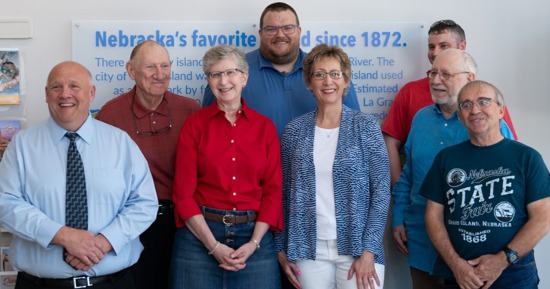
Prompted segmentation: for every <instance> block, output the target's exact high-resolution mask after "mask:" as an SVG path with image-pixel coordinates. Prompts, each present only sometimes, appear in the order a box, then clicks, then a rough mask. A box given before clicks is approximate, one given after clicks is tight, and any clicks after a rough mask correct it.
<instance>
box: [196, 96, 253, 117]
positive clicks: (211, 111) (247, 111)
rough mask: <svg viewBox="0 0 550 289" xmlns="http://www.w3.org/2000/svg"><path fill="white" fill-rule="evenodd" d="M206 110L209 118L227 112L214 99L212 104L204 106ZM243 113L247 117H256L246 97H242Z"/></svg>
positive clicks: (223, 114)
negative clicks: (245, 99)
mask: <svg viewBox="0 0 550 289" xmlns="http://www.w3.org/2000/svg"><path fill="white" fill-rule="evenodd" d="M203 109H204V110H205V113H206V115H207V117H208V118H212V117H215V116H217V115H221V116H224V117H225V112H224V111H223V110H221V109H220V108H219V107H218V103H217V101H214V102H213V103H212V104H210V105H209V106H207V107H205V108H203ZM240 111H241V115H242V116H243V117H245V118H246V119H249V120H250V119H251V118H254V116H253V115H254V114H253V113H252V109H251V108H250V107H248V105H247V104H246V102H245V101H244V98H242V97H241V109H240Z"/></svg>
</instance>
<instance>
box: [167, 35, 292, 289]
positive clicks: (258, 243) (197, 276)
mask: <svg viewBox="0 0 550 289" xmlns="http://www.w3.org/2000/svg"><path fill="white" fill-rule="evenodd" d="M203 70H204V72H205V74H206V76H207V80H208V85H209V86H210V88H211V89H212V91H213V93H214V95H215V96H216V102H214V103H212V104H211V105H210V106H208V107H206V108H204V109H202V110H200V111H199V112H197V113H196V114H194V115H193V116H191V117H189V118H188V119H187V120H186V122H185V124H184V126H183V128H182V131H181V134H180V137H179V142H178V148H177V156H176V172H175V177H174V186H173V187H174V192H173V199H174V203H175V207H176V225H177V227H178V230H177V233H176V237H175V244H174V251H173V255H172V266H171V268H172V269H171V273H172V274H171V275H172V278H171V279H172V280H171V282H172V288H175V289H176V288H216V289H217V288H239V289H241V288H280V280H279V271H278V267H277V266H278V265H277V258H276V253H275V247H274V244H273V236H272V233H271V231H280V230H281V229H282V195H281V184H282V172H281V160H280V146H279V140H278V137H277V132H276V129H275V126H274V125H273V123H272V122H271V121H270V120H269V119H268V118H267V117H265V116H263V115H260V114H259V113H257V112H255V111H254V110H252V109H250V108H249V107H248V106H247V105H246V103H245V101H244V100H243V99H242V98H241V91H242V89H243V88H244V87H245V85H246V82H247V80H248V64H247V63H246V58H245V55H244V53H243V52H242V51H240V50H239V49H237V48H235V47H232V46H226V45H222V46H216V47H213V48H211V49H210V50H209V51H208V52H206V54H205V55H204V58H203Z"/></svg>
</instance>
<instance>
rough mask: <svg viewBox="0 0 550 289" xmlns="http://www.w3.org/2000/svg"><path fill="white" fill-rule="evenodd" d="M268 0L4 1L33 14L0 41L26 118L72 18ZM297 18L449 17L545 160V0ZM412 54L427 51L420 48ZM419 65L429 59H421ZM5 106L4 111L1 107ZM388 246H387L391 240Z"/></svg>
mask: <svg viewBox="0 0 550 289" xmlns="http://www.w3.org/2000/svg"><path fill="white" fill-rule="evenodd" d="M271 2H273V1H271V0H269V1H267V0H255V1H250V0H248V1H247V0H233V1H226V0H209V1H169V0H156V1H154V2H150V1H112V0H96V1H72V0H50V1H34V0H19V1H11V2H10V5H9V9H2V10H1V12H0V18H18V17H20V18H32V20H33V22H34V37H33V38H32V39H26V40H10V39H7V40H6V39H0V48H6V47H17V48H19V49H20V51H21V53H22V55H23V57H24V60H25V63H24V67H25V78H26V90H27V94H26V95H25V98H26V100H27V101H26V103H24V106H23V107H22V108H24V110H25V111H24V112H23V113H24V114H25V116H26V117H27V119H28V122H29V123H30V124H33V123H36V122H37V121H40V120H42V119H45V118H47V116H48V110H47V107H46V105H45V102H44V85H45V81H46V76H47V73H48V72H49V70H50V69H51V67H52V66H53V65H54V64H56V63H58V62H60V61H63V60H68V59H71V43H72V40H71V21H72V20H73V19H89V20H224V19H227V20H232V21H258V19H259V16H260V13H261V11H262V10H263V8H264V7H265V6H267V5H268V4H270V3H271ZM287 2H288V3H289V4H291V5H292V6H293V7H294V8H295V9H296V10H297V12H298V14H299V16H300V19H301V20H302V21H323V20H327V21H339V20H341V21H422V22H427V23H431V22H433V21H435V20H439V19H453V20H455V21H456V22H458V23H459V24H460V25H461V26H462V27H463V28H464V29H465V30H466V36H467V39H468V51H469V52H470V53H471V54H472V55H473V57H474V58H475V59H476V61H477V62H478V65H479V71H480V73H479V78H480V79H484V80H487V81H489V82H492V83H494V84H496V85H497V86H498V87H499V88H500V89H501V90H502V92H503V93H504V96H505V99H506V101H507V104H508V106H509V111H510V113H511V115H512V118H513V120H514V125H515V127H516V130H517V132H518V134H519V138H520V141H522V142H524V143H526V144H528V145H530V146H532V147H534V148H535V149H537V150H538V151H539V152H540V153H541V154H542V155H543V157H544V159H545V160H546V162H547V163H549V161H550V146H549V145H546V143H547V142H548V141H550V133H549V132H550V129H549V128H548V124H549V123H550V116H549V115H548V110H549V109H550V98H549V97H548V96H547V95H546V94H547V93H548V91H549V90H550V69H549V68H550V58H549V56H548V52H549V51H550V17H548V15H549V12H550V2H547V1H542V0H535V1H499V0H486V1H473V0H463V1H454V2H449V1H434V0H420V1H408V0H400V1H399V0H385V1H382V0H375V1H373V0H364V1H353V0H339V1H334V0H316V1H299V0H290V1H287ZM418 57H423V58H426V56H425V55H420V56H418ZM426 66H428V63H427V59H426ZM8 113H9V112H8ZM8 113H6V112H0V114H4V115H6V114H8ZM387 241H388V245H387V248H390V249H391V250H393V245H392V244H391V243H390V242H391V240H387ZM548 254H550V237H546V238H545V239H543V241H542V242H541V243H540V244H539V245H538V247H537V254H536V255H537V261H538V267H539V275H540V276H541V278H542V281H541V284H540V288H550V260H549V259H548V258H544V256H548ZM388 255H389V256H388V257H389V258H388V259H389V261H390V262H389V263H388V265H387V269H388V272H387V275H386V285H388V286H386V288H387V289H398V288H399V289H402V288H408V287H409V286H410V285H409V284H410V281H409V280H408V278H407V276H408V275H407V268H406V266H405V263H404V259H403V258H401V257H400V256H398V253H396V252H395V251H392V252H389V253H388Z"/></svg>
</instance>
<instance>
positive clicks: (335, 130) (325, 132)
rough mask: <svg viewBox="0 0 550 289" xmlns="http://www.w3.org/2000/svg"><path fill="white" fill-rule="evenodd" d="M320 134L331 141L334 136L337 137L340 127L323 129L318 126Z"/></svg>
mask: <svg viewBox="0 0 550 289" xmlns="http://www.w3.org/2000/svg"><path fill="white" fill-rule="evenodd" d="M317 128H318V130H319V132H320V133H321V135H323V136H325V137H326V138H328V139H330V138H332V137H333V136H335V135H338V131H339V129H340V128H339V127H336V128H322V127H319V126H317Z"/></svg>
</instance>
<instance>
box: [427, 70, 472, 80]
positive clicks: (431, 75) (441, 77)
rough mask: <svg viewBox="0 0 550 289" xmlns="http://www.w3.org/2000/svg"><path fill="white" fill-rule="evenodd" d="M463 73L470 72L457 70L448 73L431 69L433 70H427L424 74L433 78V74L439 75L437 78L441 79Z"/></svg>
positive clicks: (447, 78)
mask: <svg viewBox="0 0 550 289" xmlns="http://www.w3.org/2000/svg"><path fill="white" fill-rule="evenodd" d="M464 73H471V72H470V71H461V72H457V73H448V72H438V71H433V70H429V71H428V72H427V73H426V74H427V76H428V78H429V79H435V76H436V75H439V78H440V79H443V80H449V79H451V78H453V77H455V76H457V75H459V74H464Z"/></svg>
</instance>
